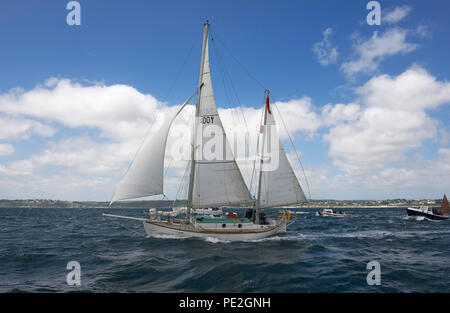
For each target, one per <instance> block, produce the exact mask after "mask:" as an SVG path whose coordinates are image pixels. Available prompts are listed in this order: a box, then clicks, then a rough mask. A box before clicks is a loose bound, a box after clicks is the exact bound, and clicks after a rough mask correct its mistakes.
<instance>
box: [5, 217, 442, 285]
mask: <svg viewBox="0 0 450 313" xmlns="http://www.w3.org/2000/svg"><path fill="white" fill-rule="evenodd" d="M345 211H346V212H348V213H350V214H352V215H353V216H354V217H353V218H351V219H350V218H343V219H326V218H321V217H317V216H315V215H314V214H313V213H315V210H312V209H311V210H310V209H303V210H302V211H301V212H302V213H301V214H302V216H301V218H297V219H296V220H295V222H294V223H293V224H292V225H290V227H289V228H288V231H287V232H286V233H284V234H278V235H275V236H272V237H269V238H264V239H259V240H251V241H243V242H229V241H224V240H218V239H215V238H211V237H210V238H203V239H202V238H185V239H178V238H177V237H174V236H160V237H159V238H155V237H148V238H147V237H146V235H145V232H144V230H143V227H142V224H141V223H135V222H134V221H126V222H124V223H123V225H118V224H117V223H112V222H111V221H110V220H107V219H105V218H103V217H102V216H101V211H100V210H96V209H60V210H57V209H0V231H1V236H2V244H1V245H0V268H2V272H1V280H2V283H1V284H0V292H70V291H88V292H373V291H377V292H449V291H450V288H449V282H448V277H450V266H449V265H448V264H449V262H448V259H449V257H450V249H449V248H450V227H449V225H450V223H449V221H442V222H439V223H429V222H427V221H426V220H425V221H410V220H406V219H404V217H405V212H404V210H399V209H347V210H345ZM114 213H117V214H123V215H131V216H145V214H147V211H146V210H145V209H142V210H133V209H129V210H114ZM299 213H300V212H299ZM308 213H311V214H308ZM16 216H20V217H21V218H20V220H19V219H17V218H16ZM373 260H375V261H378V262H379V263H380V265H381V269H382V272H381V275H382V276H381V277H382V285H381V286H378V287H376V288H377V289H376V290H375V289H374V288H375V287H374V286H368V285H367V283H366V275H367V273H368V271H367V269H366V266H367V263H368V262H369V261H373ZM69 261H77V262H79V264H80V265H81V273H82V277H81V281H82V285H81V286H80V287H73V286H68V285H67V283H66V282H65V279H66V275H67V273H68V270H67V269H66V265H67V263H68V262H69Z"/></svg>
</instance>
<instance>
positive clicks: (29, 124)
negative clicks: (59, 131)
mask: <svg viewBox="0 0 450 313" xmlns="http://www.w3.org/2000/svg"><path fill="white" fill-rule="evenodd" d="M55 133H56V129H54V128H53V127H51V126H48V125H45V124H42V123H40V122H38V121H34V120H30V119H25V118H12V117H5V116H1V115H0V139H28V138H29V137H30V136H31V135H32V134H37V135H39V136H42V137H51V136H53V135H54V134H55Z"/></svg>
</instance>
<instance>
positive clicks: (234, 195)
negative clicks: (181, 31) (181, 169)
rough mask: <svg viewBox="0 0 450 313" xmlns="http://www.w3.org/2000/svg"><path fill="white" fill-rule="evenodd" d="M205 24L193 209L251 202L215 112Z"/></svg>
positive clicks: (193, 176) (195, 133)
mask: <svg viewBox="0 0 450 313" xmlns="http://www.w3.org/2000/svg"><path fill="white" fill-rule="evenodd" d="M208 27H209V25H208V24H207V23H206V24H205V37H204V42H203V53H202V63H201V66H200V78H199V85H200V86H202V88H200V90H199V97H198V102H197V107H196V115H195V116H196V119H195V123H194V128H195V129H194V140H193V142H194V145H193V146H194V147H195V149H194V153H193V154H194V155H193V164H192V168H191V179H190V184H191V186H190V197H189V198H190V199H189V200H190V205H191V206H192V207H193V208H204V207H211V206H221V205H229V204H237V203H243V202H250V201H252V198H251V195H250V192H249V191H248V188H247V186H246V184H245V182H244V179H243V177H242V174H241V172H240V170H239V167H238V166H237V163H236V160H235V158H234V155H233V153H232V151H231V147H230V144H229V142H228V140H227V137H226V134H225V131H224V129H223V126H222V122H221V120H220V116H219V114H218V111H217V107H216V101H215V99H214V92H213V88H212V84H211V74H210V66H209V52H208Z"/></svg>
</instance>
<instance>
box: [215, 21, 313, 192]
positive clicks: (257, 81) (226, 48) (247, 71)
mask: <svg viewBox="0 0 450 313" xmlns="http://www.w3.org/2000/svg"><path fill="white" fill-rule="evenodd" d="M211 32H212V33H214V37H215V38H216V39H217V41H218V42H219V43H221V44H222V45H223V46H224V47H225V50H226V51H227V52H228V53H229V54H230V56H231V57H232V58H233V59H234V60H235V61H236V63H237V64H238V65H239V66H240V67H241V68H242V69H243V70H244V71H245V72H246V73H247V75H248V76H249V77H250V78H251V79H253V80H254V81H255V82H256V83H257V84H258V85H259V86H260V87H261V88H263V89H264V90H266V89H267V88H266V87H265V86H264V85H263V84H262V83H261V82H260V81H259V80H258V79H256V78H255V77H254V76H253V75H252V74H251V73H250V71H249V70H247V68H246V67H245V66H244V65H243V64H242V63H241V62H239V60H238V59H237V58H236V57H235V56H234V55H233V53H231V51H230V49H228V47H227V46H226V45H225V43H224V42H223V41H221V40H220V39H219V36H217V33H216V32H215V31H214V30H213V29H212V28H211ZM214 42H215V41H214ZM216 50H217V48H216ZM233 89H234V85H233ZM270 97H271V98H272V99H273V96H271V95H270ZM274 102H275V101H274ZM239 104H240V103H239ZM241 108H242V107H241ZM275 108H276V109H277V111H278V114H279V115H280V118H281V121H282V123H283V126H284V128H285V130H286V133H287V134H288V137H289V141H290V143H291V145H292V147H293V149H294V152H295V154H296V156H297V160H298V162H299V163H300V167H301V169H302V172H303V176H304V177H305V181H306V185H307V188H308V193H309V199H310V200H311V190H310V187H309V183H308V179H307V177H306V174H305V170H304V168H303V164H302V162H301V161H300V157H299V155H298V152H297V150H296V149H295V145H294V142H293V140H292V137H291V135H290V133H289V131H288V129H287V127H286V124H285V122H284V120H283V116H282V115H281V113H280V111H279V110H278V107H277V106H275ZM252 179H253V174H252Z"/></svg>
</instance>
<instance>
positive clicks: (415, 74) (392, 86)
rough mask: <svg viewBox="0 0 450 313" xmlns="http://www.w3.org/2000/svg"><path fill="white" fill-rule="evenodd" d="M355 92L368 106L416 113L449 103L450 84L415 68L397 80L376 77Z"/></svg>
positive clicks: (381, 76)
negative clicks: (416, 111)
mask: <svg viewBox="0 0 450 313" xmlns="http://www.w3.org/2000/svg"><path fill="white" fill-rule="evenodd" d="M356 92H357V93H358V94H359V95H360V96H361V100H362V101H363V102H364V103H366V104H367V105H368V106H378V107H387V108H397V109H401V110H406V111H414V110H422V109H430V108H436V107H437V106H439V105H441V104H443V103H446V102H448V101H449V100H450V83H449V82H439V81H436V78H434V77H433V76H431V75H430V74H429V73H428V72H427V71H426V70H425V69H424V68H422V67H420V66H418V65H413V66H412V67H411V68H409V69H408V70H406V71H405V72H403V73H402V74H400V75H398V76H397V77H391V76H389V75H380V76H377V77H374V78H372V79H371V80H369V81H368V82H367V83H366V84H365V85H364V86H362V87H360V88H358V89H357V90H356Z"/></svg>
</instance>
